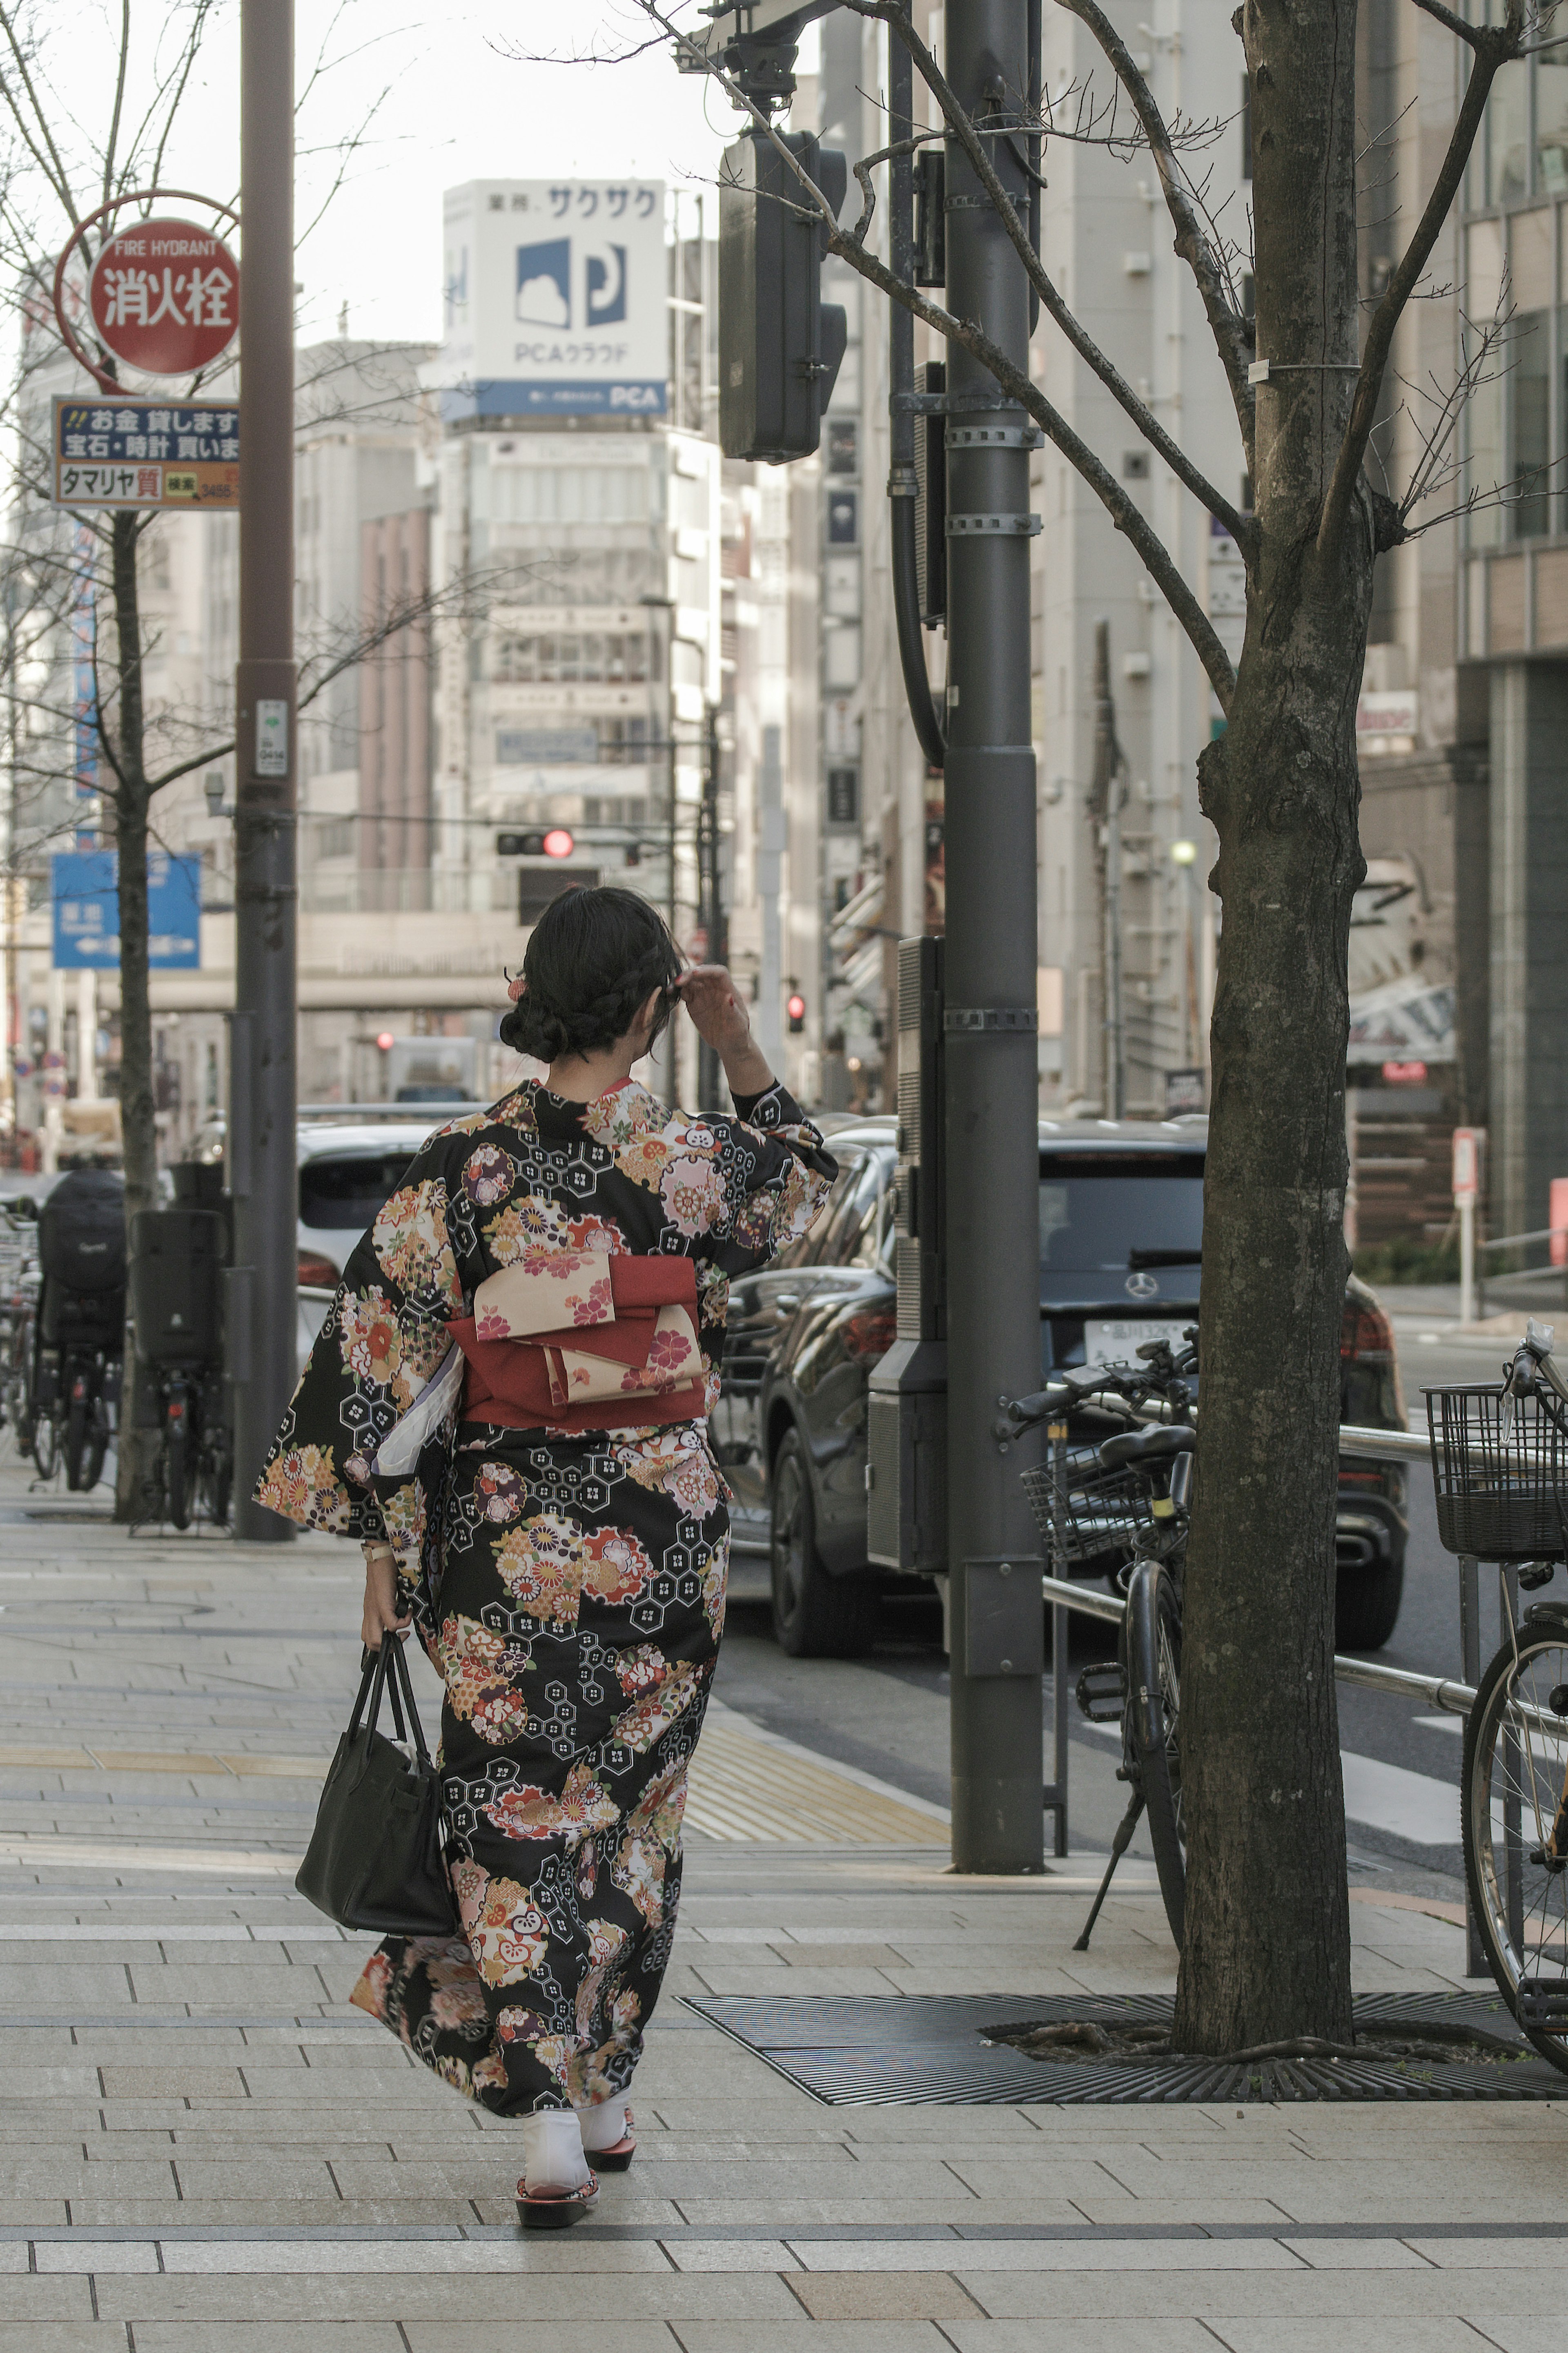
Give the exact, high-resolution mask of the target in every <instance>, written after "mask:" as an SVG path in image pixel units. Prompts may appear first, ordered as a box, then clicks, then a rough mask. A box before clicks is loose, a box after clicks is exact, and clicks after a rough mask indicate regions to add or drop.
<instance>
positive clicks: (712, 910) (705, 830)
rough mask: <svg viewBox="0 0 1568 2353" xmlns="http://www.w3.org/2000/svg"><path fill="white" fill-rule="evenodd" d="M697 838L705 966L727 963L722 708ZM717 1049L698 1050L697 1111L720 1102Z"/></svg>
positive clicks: (709, 732) (706, 763)
mask: <svg viewBox="0 0 1568 2353" xmlns="http://www.w3.org/2000/svg"><path fill="white" fill-rule="evenodd" d="M698 828H699V830H698V835H697V843H698V849H697V902H698V904H697V923H698V928H699V930H700V932H701V933H702V934H703V937H704V939H705V940H706V942H707V945H706V946H705V948H704V950H703V962H704V963H705V964H728V962H729V960H730V947H729V941H728V938H727V937H726V930H725V923H724V916H723V911H722V909H721V906H720V903H719V706H718V705H717V703H714V702H710V704H709V705H708V721H707V726H706V728H705V730H704V754H703V769H702V805H701V810H700V816H699V818H698ZM719 1081H720V1066H719V1055H718V1050H717V1049H716V1048H715V1047H712V1046H710V1044H709V1043H708V1040H707V1039H706V1038H704V1039H702V1040H701V1042H700V1045H699V1047H698V1050H697V1108H698V1110H699V1111H708V1112H716V1111H719V1110H721V1108H722V1105H721V1102H720V1099H719Z"/></svg>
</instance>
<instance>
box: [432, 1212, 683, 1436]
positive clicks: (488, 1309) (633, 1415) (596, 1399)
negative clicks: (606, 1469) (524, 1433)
mask: <svg viewBox="0 0 1568 2353" xmlns="http://www.w3.org/2000/svg"><path fill="white" fill-rule="evenodd" d="M474 1309H475V1313H474V1314H473V1315H472V1316H465V1317H463V1318H461V1319H460V1320H458V1321H455V1322H453V1323H452V1324H449V1325H448V1326H447V1328H448V1330H449V1331H450V1332H451V1335H452V1336H453V1338H454V1339H455V1340H456V1341H457V1343H458V1346H459V1347H460V1348H461V1349H462V1352H463V1354H464V1356H466V1357H467V1359H468V1375H467V1379H466V1382H465V1385H464V1389H463V1405H462V1414H463V1419H465V1420H466V1421H493V1422H500V1423H502V1424H504V1425H505V1426H506V1427H507V1428H509V1429H513V1430H541V1429H544V1428H546V1427H548V1428H550V1429H552V1430H619V1429H624V1428H633V1427H636V1426H637V1425H640V1424H651V1423H661V1422H670V1421H689V1420H691V1419H693V1418H694V1417H695V1416H697V1415H699V1414H700V1413H702V1412H704V1411H705V1410H706V1396H705V1388H704V1378H703V1364H702V1356H701V1351H700V1348H699V1346H698V1342H697V1274H696V1269H695V1267H694V1266H693V1264H692V1261H690V1259H689V1258H662V1257H661V1258H639V1257H633V1256H629V1255H616V1256H612V1255H611V1254H610V1253H608V1252H606V1251H598V1250H546V1249H539V1250H529V1251H527V1252H526V1253H525V1254H524V1256H523V1258H522V1259H521V1261H519V1262H518V1263H517V1264H515V1265H513V1266H509V1267H502V1268H501V1270H500V1272H499V1273H497V1274H492V1275H490V1276H489V1277H488V1278H487V1279H486V1281H485V1282H481V1283H480V1285H479V1289H478V1290H477V1291H476V1293H474Z"/></svg>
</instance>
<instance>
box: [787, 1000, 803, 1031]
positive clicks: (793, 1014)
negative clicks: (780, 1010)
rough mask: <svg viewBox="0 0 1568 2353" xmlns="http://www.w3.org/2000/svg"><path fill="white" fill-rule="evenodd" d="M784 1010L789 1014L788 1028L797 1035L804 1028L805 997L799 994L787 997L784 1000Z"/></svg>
mask: <svg viewBox="0 0 1568 2353" xmlns="http://www.w3.org/2000/svg"><path fill="white" fill-rule="evenodd" d="M784 1011H785V1012H786V1013H787V1014H788V1015H789V1026H790V1029H792V1031H794V1032H795V1034H796V1035H797V1036H798V1035H799V1033H800V1031H801V1030H803V1029H805V997H799V996H795V997H787V998H786V999H785V1001H784Z"/></svg>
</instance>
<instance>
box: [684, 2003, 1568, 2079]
mask: <svg viewBox="0 0 1568 2353" xmlns="http://www.w3.org/2000/svg"><path fill="white" fill-rule="evenodd" d="M681 1999H682V2000H683V2001H684V2002H685V2005H686V2007H687V2008H688V2009H689V2010H695V2011H696V2012H697V2013H698V2015H699V2016H700V2017H701V2018H705V2019H707V2020H708V2021H709V2022H710V2024H711V2025H714V2026H717V2027H719V2028H720V2029H721V2031H723V2032H724V2033H725V2034H728V2035H730V2036H731V2038H732V2039H733V2040H734V2041H735V2042H739V2043H742V2044H743V2045H744V2047H745V2048H746V2049H747V2050H748V2051H751V2052H755V2054H756V2056H757V2057H758V2058H759V2059H762V2060H764V2061H765V2062H766V2063H767V2064H768V2065H769V2066H770V2067H772V2068H773V2069H774V2070H775V2071H776V2073H779V2074H781V2075H783V2076H784V2077H785V2078H786V2079H787V2081H788V2082H790V2083H792V2084H795V2085H796V2086H797V2087H798V2088H799V2089H800V2090H801V2091H803V2092H809V2093H810V2094H811V2096H812V2098H813V2099H814V2100H821V2101H823V2102H824V2103H825V2104H826V2105H827V2106H829V2107H845V2106H860V2107H874V2106H887V2105H895V2106H896V2105H908V2104H912V2103H915V2102H930V2103H931V2104H933V2105H938V2106H947V2107H987V2106H1022V2105H1046V2106H1065V2107H1072V2106H1078V2105H1082V2104H1084V2103H1086V2102H1087V2103H1093V2104H1097V2105H1102V2104H1110V2105H1122V2104H1126V2105H1136V2104H1138V2103H1139V2102H1150V2103H1159V2102H1163V2101H1177V2102H1182V2101H1201V2100H1213V2101H1216V2102H1220V2103H1224V2104H1226V2105H1247V2104H1249V2103H1257V2102H1259V2101H1263V2102H1273V2101H1277V2100H1565V2101H1568V2077H1564V2076H1563V2074H1561V2073H1559V2072H1558V2070H1557V2069H1556V2068H1555V2067H1553V2066H1552V2064H1551V2063H1550V2062H1549V2061H1548V2060H1545V2059H1542V2058H1539V2057H1537V2056H1536V2054H1535V2053H1534V2052H1532V2051H1531V2047H1530V2045H1529V2044H1528V2043H1527V2042H1525V2040H1524V2038H1523V2037H1522V2035H1521V2033H1520V2032H1519V2030H1518V2028H1517V2027H1516V2026H1515V2025H1514V2022H1513V2021H1512V2019H1511V2018H1510V2016H1509V2014H1508V2012H1507V2010H1505V2009H1504V2007H1503V2005H1502V2003H1501V2001H1500V2000H1499V1999H1498V1997H1497V1996H1496V1995H1495V1994H1487V1993H1475V1994H1468V1993H1453V1994H1422V1995H1414V1994H1392V1993H1375V1994H1366V1995H1363V1997H1362V1998H1361V1999H1360V2000H1358V2001H1357V2002H1356V2005H1355V2022H1356V2028H1357V2031H1358V2032H1363V2033H1368V2034H1371V2033H1375V2032H1376V2031H1379V2030H1380V2029H1381V2030H1382V2031H1384V2033H1393V2032H1395V2031H1405V2032H1410V2031H1413V2030H1414V2029H1415V2028H1417V2027H1420V2026H1427V2027H1437V2028H1444V2029H1447V2031H1450V2032H1451V2031H1453V2029H1454V2028H1456V2027H1462V2028H1467V2029H1468V2030H1470V2031H1472V2032H1474V2033H1476V2034H1478V2035H1481V2036H1484V2037H1485V2038H1486V2039H1487V2040H1488V2041H1490V2042H1495V2043H1497V2044H1499V2045H1500V2047H1501V2050H1502V2052H1505V2053H1506V2054H1508V2055H1507V2056H1506V2057H1503V2058H1500V2062H1499V2063H1498V2064H1497V2065H1495V2066H1489V2065H1486V2064H1484V2063H1483V2064H1479V2065H1477V2064H1473V2063H1472V2064H1465V2063H1460V2062H1458V2061H1451V2062H1443V2061H1434V2062H1433V2063H1431V2064H1430V2065H1428V2064H1427V2063H1425V2062H1424V2061H1417V2060H1411V2061H1409V2062H1408V2063H1396V2062H1393V2061H1389V2060H1378V2059H1365V2060H1362V2059H1353V2060H1352V2059H1346V2060H1339V2061H1332V2060H1321V2059H1271V2060H1263V2061H1252V2062H1250V2063H1242V2064H1240V2065H1237V2063H1234V2062H1233V2061H1225V2060H1214V2059H1150V2060H1134V2061H1128V2060H1123V2061H1122V2062H1121V2063H1107V2062H1106V2061H1105V2060H1103V2059H1083V2060H1058V2061H1044V2062H1043V2061H1040V2060H1037V2059H1028V2058H1026V2057H1025V2055H1024V2053H1023V2052H1021V2051H1015V2050H1013V2049H1011V2048H1010V2047H1009V2046H1008V2045H1006V2044H997V2043H991V2044H988V2043H987V2042H986V2040H985V2038H986V2037H987V2035H992V2034H995V2033H997V2032H999V2031H1016V2029H1017V2028H1018V2027H1019V2026H1021V2025H1024V2024H1029V2025H1058V2024H1065V2023H1067V2022H1068V2021H1070V2020H1074V2019H1084V2020H1093V2021H1097V2022H1099V2023H1100V2024H1103V2025H1113V2024H1115V2025H1124V2026H1126V2025H1139V2024H1143V2023H1145V2022H1147V2023H1151V2024H1160V2025H1163V2024H1168V2023H1169V2021H1170V2018H1171V2012H1172V2007H1173V2005H1172V2002H1171V2000H1170V1997H1169V1996H1168V1995H1166V1996H1161V1995H1155V1994H1129V1995H1122V1996H1110V1997H1107V1996H1100V1997H1092V1996H1087V1995H1086V1996H1084V1997H1082V1998H1081V1999H1079V2000H1052V2001H1045V2000H1037V1999H1034V1998H1031V1997H1030V1996H1028V1995H1022V1996H1020V1995H1017V1994H940V1995H921V1994H910V1995H905V1996H901V1997H900V1996H899V1995H889V1996H887V1997H878V1996H875V1995H869V1996H868V1995H863V1994H818V1995H812V1994H799V1995H791V1994H769V1995H752V1994H726V1995H709V1996H707V1997H705V1998H703V1999H699V1998H698V1997H697V1996H695V1995H693V1994H686V1995H683V1996H682V1997H681ZM1515 2053H1517V2054H1518V2055H1517V2056H1514V2055H1513V2054H1515Z"/></svg>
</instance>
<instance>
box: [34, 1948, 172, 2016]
mask: <svg viewBox="0 0 1568 2353" xmlns="http://www.w3.org/2000/svg"><path fill="white" fill-rule="evenodd" d="M146 1998H147V1997H145V1996H144V1997H143V1999H144V2000H145V1999H146ZM130 2007H131V1988H130V1986H129V1985H128V1984H127V1983H126V1978H125V1971H124V1970H123V1969H122V1968H121V1967H120V1966H119V1964H118V1963H116V1962H109V1961H102V1962H97V1961H95V1962H88V1963H82V1962H74V1961H61V1960H60V1959H59V1958H58V1956H57V1957H56V1958H55V1959H54V1960H53V1961H52V1962H48V1963H40V1964H39V1965H38V1966H37V1968H15V1967H13V1966H12V1965H11V1964H10V1963H9V1962H7V1961H5V1960H3V1959H0V2011H4V2010H19V2011H21V2012H22V2013H23V2015H24V2016H26V2015H30V2014H32V2013H34V2012H37V2011H39V2010H44V2011H47V2010H64V2011H69V2010H121V2009H125V2010H129V2009H130Z"/></svg>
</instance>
